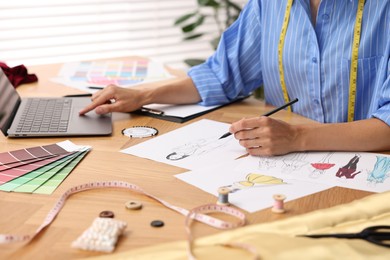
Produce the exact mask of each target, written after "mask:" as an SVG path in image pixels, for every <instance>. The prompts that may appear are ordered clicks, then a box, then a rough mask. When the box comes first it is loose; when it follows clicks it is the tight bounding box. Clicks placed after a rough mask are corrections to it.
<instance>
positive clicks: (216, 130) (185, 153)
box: [121, 119, 246, 170]
mask: <svg viewBox="0 0 390 260" xmlns="http://www.w3.org/2000/svg"><path fill="white" fill-rule="evenodd" d="M229 126H230V125H229V124H226V123H221V122H216V121H212V120H208V119H202V120H200V121H197V122H195V123H192V124H189V125H186V126H184V127H181V128H179V129H176V130H174V131H171V132H169V133H166V134H164V135H160V136H157V137H154V138H153V139H150V140H147V141H145V142H143V143H140V144H138V145H134V146H132V147H129V148H127V149H124V150H122V151H121V152H123V153H126V154H131V155H135V156H139V157H143V158H148V159H151V160H155V161H159V162H163V163H166V164H171V165H174V166H178V167H182V168H186V169H189V170H193V169H197V168H200V167H205V166H206V165H213V164H217V163H219V162H228V161H232V160H234V159H236V158H237V157H240V156H242V155H244V154H245V153H246V151H245V149H244V148H243V147H242V146H240V145H239V143H238V141H237V140H236V139H234V137H233V136H229V137H226V138H223V139H219V138H220V137H221V136H222V135H223V134H224V133H226V132H228V130H229Z"/></svg>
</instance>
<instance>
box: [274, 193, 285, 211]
mask: <svg viewBox="0 0 390 260" xmlns="http://www.w3.org/2000/svg"><path fill="white" fill-rule="evenodd" d="M273 198H274V200H275V202H274V206H273V207H272V212H274V213H284V212H286V210H285V209H284V200H285V199H286V196H284V195H282V194H275V195H274V196H273Z"/></svg>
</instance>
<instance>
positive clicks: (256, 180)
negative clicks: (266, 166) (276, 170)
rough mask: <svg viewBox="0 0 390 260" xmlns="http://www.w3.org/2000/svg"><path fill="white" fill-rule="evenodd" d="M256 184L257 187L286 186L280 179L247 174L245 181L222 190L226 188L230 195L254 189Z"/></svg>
mask: <svg viewBox="0 0 390 260" xmlns="http://www.w3.org/2000/svg"><path fill="white" fill-rule="evenodd" d="M256 184H259V185H278V184H286V183H285V182H284V181H283V180H282V179H279V178H276V177H273V176H268V175H263V174H258V173H249V174H248V175H247V176H246V177H245V180H243V181H238V182H234V183H233V184H232V185H228V186H224V187H223V188H228V189H229V190H230V193H233V192H236V191H239V190H243V189H247V188H251V187H254V186H255V185H256Z"/></svg>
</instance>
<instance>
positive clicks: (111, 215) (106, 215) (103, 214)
mask: <svg viewBox="0 0 390 260" xmlns="http://www.w3.org/2000/svg"><path fill="white" fill-rule="evenodd" d="M114 216H115V215H114V212H112V211H110V210H105V211H102V212H100V214H99V217H101V218H114Z"/></svg>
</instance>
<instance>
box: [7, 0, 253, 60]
mask: <svg viewBox="0 0 390 260" xmlns="http://www.w3.org/2000/svg"><path fill="white" fill-rule="evenodd" d="M196 1H197V0H55V1H53V0H34V1H31V0H13V1H1V3H0V61H4V62H6V63H7V64H8V65H10V66H14V65H18V64H25V65H35V64H47V63H60V62H68V61H76V60H89V59H99V58H110V57H121V56H130V55H138V56H147V57H151V58H154V59H156V60H158V61H160V62H164V63H166V64H168V65H170V66H172V67H176V68H183V67H184V64H183V63H182V61H183V60H184V59H185V58H206V57H207V56H209V55H210V54H211V53H212V51H213V50H212V47H211V45H210V43H209V41H210V39H211V38H212V37H210V38H207V37H204V38H202V39H201V40H196V41H183V40H182V38H183V35H182V33H181V31H180V28H179V27H175V26H174V25H173V23H174V20H175V19H176V18H178V17H179V16H181V15H183V14H185V13H187V12H189V11H192V10H194V8H195V7H196ZM236 2H241V3H242V4H244V2H246V1H236ZM202 30H203V31H205V32H215V31H216V30H217V28H216V26H215V24H214V23H213V21H212V20H211V19H209V20H206V21H205V25H204V26H202Z"/></svg>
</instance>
